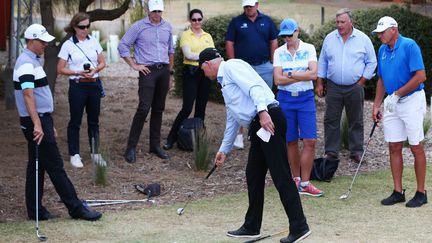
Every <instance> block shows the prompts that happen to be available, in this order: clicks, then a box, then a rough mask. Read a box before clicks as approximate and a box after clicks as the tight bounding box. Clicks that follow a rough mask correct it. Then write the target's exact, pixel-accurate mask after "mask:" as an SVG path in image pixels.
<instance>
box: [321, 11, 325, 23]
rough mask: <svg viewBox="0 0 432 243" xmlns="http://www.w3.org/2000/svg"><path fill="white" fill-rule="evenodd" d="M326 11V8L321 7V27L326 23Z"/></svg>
mask: <svg viewBox="0 0 432 243" xmlns="http://www.w3.org/2000/svg"><path fill="white" fill-rule="evenodd" d="M324 15H325V9H324V6H321V25H324V22H325V16H324Z"/></svg>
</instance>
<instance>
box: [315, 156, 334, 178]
mask: <svg viewBox="0 0 432 243" xmlns="http://www.w3.org/2000/svg"><path fill="white" fill-rule="evenodd" d="M338 166H339V159H334V160H328V159H324V158H318V159H315V160H314V162H313V166H312V171H311V177H310V178H311V180H318V181H326V182H330V181H331V179H332V178H333V175H334V173H335V172H336V170H337V168H338Z"/></svg>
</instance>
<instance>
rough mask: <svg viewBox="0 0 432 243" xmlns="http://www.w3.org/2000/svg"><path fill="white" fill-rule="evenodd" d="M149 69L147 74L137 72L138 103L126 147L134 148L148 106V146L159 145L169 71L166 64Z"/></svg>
mask: <svg viewBox="0 0 432 243" xmlns="http://www.w3.org/2000/svg"><path fill="white" fill-rule="evenodd" d="M150 71H151V72H150V73H149V74H147V75H144V74H142V73H141V72H140V73H139V81H138V82H139V83H138V97H139V103H138V108H137V111H136V113H135V116H134V118H133V120H132V125H131V129H130V132H129V139H128V144H127V146H128V148H136V146H137V144H138V141H139V138H140V135H141V132H142V129H143V126H144V122H145V119H146V117H147V114H148V113H149V111H150V108H151V117H150V148H155V147H158V146H160V131H161V125H162V113H163V111H164V110H165V99H166V96H167V93H168V89H169V81H170V73H169V67H168V65H164V66H163V67H162V68H161V69H157V68H151V69H150Z"/></svg>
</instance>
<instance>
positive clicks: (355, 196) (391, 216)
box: [0, 167, 432, 242]
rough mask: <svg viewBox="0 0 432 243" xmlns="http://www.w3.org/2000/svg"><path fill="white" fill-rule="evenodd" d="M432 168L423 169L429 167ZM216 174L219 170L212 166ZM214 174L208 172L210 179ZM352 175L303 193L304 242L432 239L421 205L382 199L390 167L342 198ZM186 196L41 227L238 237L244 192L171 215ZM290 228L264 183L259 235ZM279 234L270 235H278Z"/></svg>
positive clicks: (25, 226)
mask: <svg viewBox="0 0 432 243" xmlns="http://www.w3.org/2000/svg"><path fill="white" fill-rule="evenodd" d="M431 172H432V169H431V168H428V173H431ZM404 174H405V175H404V187H405V188H406V189H407V191H406V193H407V199H410V198H411V197H412V196H413V194H414V192H415V188H416V186H415V176H414V172H413V168H412V167H407V168H405V171H404ZM214 176H217V172H216V173H215V175H214ZM210 180H211V179H210ZM351 180H352V177H337V178H335V179H334V180H333V181H332V182H331V183H326V182H322V183H318V182H316V183H315V185H316V186H317V187H319V188H321V189H323V190H324V191H325V192H326V194H325V197H323V198H310V197H303V196H302V203H303V207H304V211H305V214H306V216H307V219H308V222H309V225H310V227H311V229H312V232H313V233H312V235H311V236H310V237H309V238H308V240H307V241H305V242H431V241H432V236H430V234H429V230H430V215H432V207H431V206H430V204H426V205H424V206H423V207H421V208H418V209H410V208H406V207H405V206H404V204H398V205H395V206H387V207H385V206H381V205H380V203H379V202H380V200H381V199H382V198H384V197H386V196H388V195H389V194H390V193H391V191H392V185H391V174H390V172H389V171H388V170H383V171H378V172H373V173H361V174H360V175H359V177H358V178H357V181H356V183H355V184H354V187H353V192H352V193H351V196H350V198H349V199H348V200H345V201H344V200H340V199H339V197H340V195H341V194H343V193H344V192H345V191H346V190H347V188H348V187H349V185H350V182H351ZM183 205H184V203H177V204H173V205H162V206H153V207H146V206H143V209H139V210H124V211H121V210H118V211H108V212H106V213H105V214H104V216H103V218H102V220H101V221H98V222H84V221H77V220H71V219H69V218H67V217H63V218H61V219H56V220H52V221H48V222H47V221H43V222H41V227H40V229H41V232H43V233H44V234H46V235H47V236H48V237H49V240H50V241H51V242H79V241H84V242H242V241H241V240H235V239H231V238H228V237H226V236H225V232H226V231H227V230H230V229H235V228H236V227H239V226H240V225H241V224H242V221H243V218H244V213H245V211H246V207H247V195H246V193H244V192H243V193H236V194H231V195H225V196H221V197H217V198H211V199H204V200H198V201H193V202H191V203H190V204H189V205H188V207H187V208H186V209H185V214H184V215H183V216H178V215H177V214H176V209H177V208H178V207H183ZM286 227H287V219H286V217H285V214H284V212H283V209H282V206H281V204H280V201H279V197H278V194H277V192H276V190H275V188H274V187H268V188H267V190H266V201H265V209H264V219H263V226H262V230H261V234H262V235H267V234H271V233H275V232H278V231H280V230H283V229H284V228H286ZM0 235H1V238H2V242H29V241H37V240H36V235H35V230H34V222H31V221H25V222H17V223H7V224H6V223H3V224H0ZM280 237H281V236H278V237H275V239H272V240H270V241H263V242H275V241H276V240H277V239H279V238H280Z"/></svg>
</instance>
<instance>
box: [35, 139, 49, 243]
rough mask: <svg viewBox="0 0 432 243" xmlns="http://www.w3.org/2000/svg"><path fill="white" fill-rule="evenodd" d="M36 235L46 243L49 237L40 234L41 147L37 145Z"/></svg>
mask: <svg viewBox="0 0 432 243" xmlns="http://www.w3.org/2000/svg"><path fill="white" fill-rule="evenodd" d="M35 157H36V235H37V237H38V239H39V240H40V241H46V240H47V239H48V237H46V236H45V235H44V234H42V233H39V145H38V144H36V151H35Z"/></svg>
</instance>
